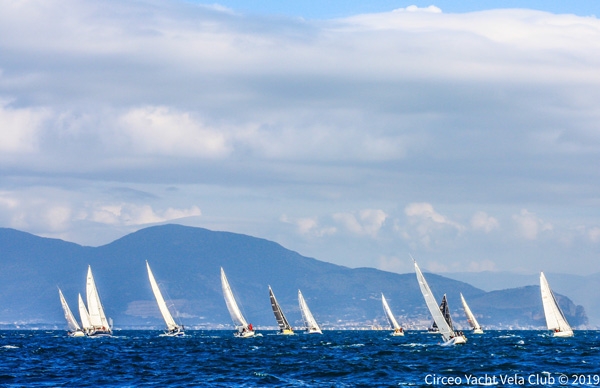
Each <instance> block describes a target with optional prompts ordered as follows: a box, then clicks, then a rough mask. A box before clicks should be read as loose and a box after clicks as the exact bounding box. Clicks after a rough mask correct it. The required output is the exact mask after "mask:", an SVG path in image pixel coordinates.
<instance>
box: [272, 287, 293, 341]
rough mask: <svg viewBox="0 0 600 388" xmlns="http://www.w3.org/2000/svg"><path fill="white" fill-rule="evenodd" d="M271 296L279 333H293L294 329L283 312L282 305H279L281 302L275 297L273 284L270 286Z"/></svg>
mask: <svg viewBox="0 0 600 388" xmlns="http://www.w3.org/2000/svg"><path fill="white" fill-rule="evenodd" d="M269 298H270V299H271V307H272V308H273V314H275V319H276V320H277V324H278V325H279V334H282V335H293V334H294V330H293V329H292V326H291V325H290V323H289V322H288V320H287V318H286V317H285V315H284V314H283V311H282V310H281V306H279V303H277V299H276V298H275V294H274V293H273V290H272V289H271V286H269Z"/></svg>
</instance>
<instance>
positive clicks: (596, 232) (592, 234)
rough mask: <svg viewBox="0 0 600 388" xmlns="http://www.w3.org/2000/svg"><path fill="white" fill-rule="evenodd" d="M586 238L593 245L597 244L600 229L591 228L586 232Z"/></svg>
mask: <svg viewBox="0 0 600 388" xmlns="http://www.w3.org/2000/svg"><path fill="white" fill-rule="evenodd" d="M588 236H589V239H590V240H591V241H592V242H593V243H598V242H600V228H599V227H597V226H595V227H593V228H591V229H590V230H589V231H588Z"/></svg>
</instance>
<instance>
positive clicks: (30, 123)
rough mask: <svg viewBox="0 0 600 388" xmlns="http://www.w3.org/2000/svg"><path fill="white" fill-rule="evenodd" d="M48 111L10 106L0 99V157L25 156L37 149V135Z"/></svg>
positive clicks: (29, 155)
mask: <svg viewBox="0 0 600 388" xmlns="http://www.w3.org/2000/svg"><path fill="white" fill-rule="evenodd" d="M47 117H48V112H47V111H46V110H45V109H41V108H12V107H10V105H9V104H8V102H7V101H2V100H0V159H4V158H5V157H6V156H7V154H18V153H24V154H26V155H27V157H31V154H32V153H33V152H35V151H37V150H38V146H39V144H38V143H39V135H40V131H41V129H42V124H43V123H44V121H45V120H46V119H47Z"/></svg>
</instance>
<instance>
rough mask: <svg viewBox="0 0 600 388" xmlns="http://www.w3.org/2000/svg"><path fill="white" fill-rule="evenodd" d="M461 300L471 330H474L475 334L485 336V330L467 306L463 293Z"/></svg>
mask: <svg viewBox="0 0 600 388" xmlns="http://www.w3.org/2000/svg"><path fill="white" fill-rule="evenodd" d="M460 300H461V301H462V305H463V309H464V310H465V315H466V316H467V321H469V325H471V328H472V329H473V334H483V329H482V328H481V325H480V324H479V322H477V319H476V318H475V315H474V314H473V312H472V311H471V309H470V308H469V305H468V304H467V301H466V300H465V297H464V296H463V294H462V292H461V293H460Z"/></svg>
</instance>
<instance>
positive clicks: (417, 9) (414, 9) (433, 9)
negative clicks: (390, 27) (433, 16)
mask: <svg viewBox="0 0 600 388" xmlns="http://www.w3.org/2000/svg"><path fill="white" fill-rule="evenodd" d="M392 12H431V13H442V10H441V9H440V8H438V7H436V6H435V5H430V6H429V7H424V8H420V7H417V6H416V5H409V6H408V7H406V8H397V9H395V10H393V11H392Z"/></svg>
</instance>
